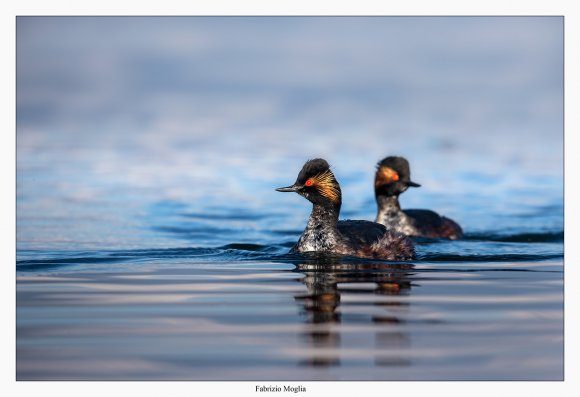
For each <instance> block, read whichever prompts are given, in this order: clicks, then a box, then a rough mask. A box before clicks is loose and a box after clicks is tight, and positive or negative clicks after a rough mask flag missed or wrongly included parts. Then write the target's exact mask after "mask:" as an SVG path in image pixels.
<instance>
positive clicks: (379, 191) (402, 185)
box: [375, 156, 421, 196]
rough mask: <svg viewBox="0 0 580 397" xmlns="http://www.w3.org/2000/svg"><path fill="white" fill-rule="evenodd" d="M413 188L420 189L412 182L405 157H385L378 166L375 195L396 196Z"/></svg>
mask: <svg viewBox="0 0 580 397" xmlns="http://www.w3.org/2000/svg"><path fill="white" fill-rule="evenodd" d="M409 186H412V187H419V186H421V185H419V184H418V183H415V182H412V181H411V170H410V169H409V162H408V161H407V160H406V159H405V158H404V157H397V156H389V157H385V158H384V159H383V160H381V162H379V163H378V164H377V172H376V174H375V195H385V196H396V195H399V194H401V193H403V192H404V191H405V190H407V189H408V188H409Z"/></svg>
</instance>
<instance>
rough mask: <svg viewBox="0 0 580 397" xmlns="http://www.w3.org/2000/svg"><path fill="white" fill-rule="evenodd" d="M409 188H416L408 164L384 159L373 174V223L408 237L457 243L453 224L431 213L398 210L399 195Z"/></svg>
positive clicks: (460, 233) (458, 231)
mask: <svg viewBox="0 0 580 397" xmlns="http://www.w3.org/2000/svg"><path fill="white" fill-rule="evenodd" d="M409 186H411V187H420V186H421V185H419V184H418V183H415V182H413V181H411V171H410V169H409V162H408V161H407V159H405V158H404V157H398V156H389V157H385V158H384V159H383V160H381V161H380V162H379V163H378V164H377V172H376V174H375V198H376V201H377V217H376V220H375V222H377V223H380V224H382V225H385V226H386V227H387V228H389V229H392V230H396V231H397V232H399V233H403V234H406V235H408V236H417V237H430V238H436V237H441V238H447V239H451V240H456V239H459V238H461V237H462V236H463V230H462V229H461V226H459V225H458V224H457V223H456V222H455V221H453V220H451V219H449V218H446V217H444V216H441V215H439V214H437V213H436V212H434V211H431V210H422V209H409V210H402V209H401V205H400V204H399V195H400V194H401V193H403V192H404V191H406V190H407V189H408V188H409Z"/></svg>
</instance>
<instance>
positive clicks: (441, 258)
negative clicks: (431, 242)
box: [417, 253, 564, 262]
mask: <svg viewBox="0 0 580 397" xmlns="http://www.w3.org/2000/svg"><path fill="white" fill-rule="evenodd" d="M562 258H564V255H563V254H542V255H540V254H537V255H534V254H497V255H493V254H476V255H473V254H449V253H445V254H432V253H431V254H426V255H418V257H417V260H419V261H422V262H537V261H545V260H550V259H562Z"/></svg>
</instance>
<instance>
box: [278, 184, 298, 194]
mask: <svg viewBox="0 0 580 397" xmlns="http://www.w3.org/2000/svg"><path fill="white" fill-rule="evenodd" d="M298 189H300V186H296V185H292V186H286V187H279V188H278V189H276V191H277V192H297V191H298Z"/></svg>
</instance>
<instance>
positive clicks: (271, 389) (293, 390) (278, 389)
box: [256, 385, 306, 393]
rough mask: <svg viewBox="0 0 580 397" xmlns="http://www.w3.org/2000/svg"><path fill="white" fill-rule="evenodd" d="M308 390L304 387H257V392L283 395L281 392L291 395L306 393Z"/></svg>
mask: <svg viewBox="0 0 580 397" xmlns="http://www.w3.org/2000/svg"><path fill="white" fill-rule="evenodd" d="M305 391H306V388H305V387H304V386H302V385H298V386H283V387H280V386H256V392H260V393H262V392H274V393H281V392H291V393H304V392H305Z"/></svg>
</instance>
